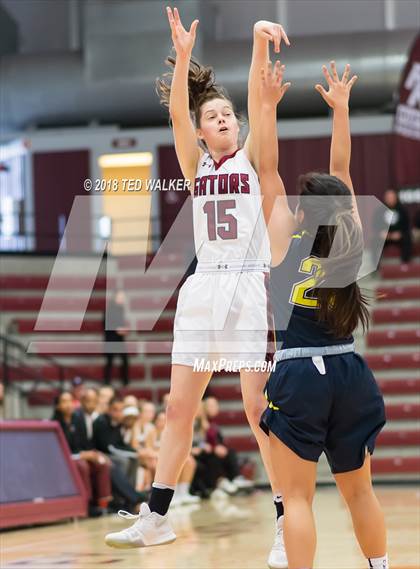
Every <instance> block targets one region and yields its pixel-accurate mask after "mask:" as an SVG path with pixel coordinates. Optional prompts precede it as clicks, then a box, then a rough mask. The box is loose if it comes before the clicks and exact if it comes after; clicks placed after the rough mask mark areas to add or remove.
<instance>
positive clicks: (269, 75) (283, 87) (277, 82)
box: [261, 60, 291, 106]
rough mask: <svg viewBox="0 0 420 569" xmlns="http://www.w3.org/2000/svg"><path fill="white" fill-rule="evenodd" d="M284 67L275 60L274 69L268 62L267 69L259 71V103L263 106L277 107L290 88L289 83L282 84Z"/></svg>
mask: <svg viewBox="0 0 420 569" xmlns="http://www.w3.org/2000/svg"><path fill="white" fill-rule="evenodd" d="M285 67H286V66H285V65H282V64H281V63H280V61H278V60H277V61H276V63H275V64H274V69H273V65H272V63H271V61H269V62H268V65H267V69H264V68H262V69H261V101H262V103H263V104H264V103H265V104H269V105H272V106H277V105H278V103H279V102H280V101H281V100H282V98H283V95H284V94H285V93H286V91H287V89H288V88H289V87H290V85H291V83H284V84H283V73H284V70H285Z"/></svg>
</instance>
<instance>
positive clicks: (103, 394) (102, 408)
mask: <svg viewBox="0 0 420 569" xmlns="http://www.w3.org/2000/svg"><path fill="white" fill-rule="evenodd" d="M113 397H115V390H114V388H113V387H111V386H109V385H105V387H101V388H100V389H99V394H98V406H97V408H96V412H97V414H98V415H103V414H104V413H108V411H109V402H110V401H111V399H112V398H113Z"/></svg>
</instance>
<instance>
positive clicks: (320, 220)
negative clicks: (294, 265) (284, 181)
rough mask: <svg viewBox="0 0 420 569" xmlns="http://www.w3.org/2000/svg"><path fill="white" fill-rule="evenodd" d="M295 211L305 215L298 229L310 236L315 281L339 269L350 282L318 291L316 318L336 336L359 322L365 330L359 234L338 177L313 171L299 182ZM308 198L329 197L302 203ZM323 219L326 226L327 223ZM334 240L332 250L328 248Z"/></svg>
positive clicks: (349, 197) (346, 190)
mask: <svg viewBox="0 0 420 569" xmlns="http://www.w3.org/2000/svg"><path fill="white" fill-rule="evenodd" d="M298 190H299V194H300V196H301V197H300V200H299V209H301V210H302V211H303V212H304V219H303V222H302V224H301V229H306V230H307V231H308V232H309V233H310V234H311V235H313V236H314V237H315V242H314V245H313V249H312V254H313V255H316V256H317V257H319V258H320V262H321V272H320V273H319V275H318V276H317V277H316V279H317V280H318V282H319V283H322V282H324V283H326V284H328V279H329V277H331V276H332V275H334V274H336V273H337V271H339V272H340V273H341V274H342V275H343V276H345V277H349V276H351V278H354V282H352V283H351V284H349V285H347V286H344V287H342V288H326V287H319V288H316V289H315V294H316V297H317V299H318V303H319V310H318V311H317V313H318V318H319V321H320V322H323V323H324V324H326V326H327V328H328V329H329V330H330V331H331V333H332V334H333V335H334V337H336V338H347V337H348V336H350V335H351V334H352V333H353V332H354V330H355V329H356V327H357V326H358V324H361V325H362V327H363V330H364V331H365V330H367V329H368V327H369V311H368V300H367V299H366V297H365V296H364V295H363V294H362V292H361V290H360V287H359V285H358V284H357V282H356V279H357V272H358V270H359V268H360V264H361V259H362V254H363V232H362V229H361V227H360V226H359V225H358V224H357V223H356V221H355V219H354V215H353V201H352V195H351V192H350V190H349V188H348V187H347V186H346V184H344V182H342V181H341V180H340V179H339V178H336V177H335V176H330V175H329V174H322V173H317V172H310V173H308V174H303V175H301V176H300V177H299V179H298ZM307 196H308V197H309V196H311V197H312V196H325V197H327V196H328V199H327V200H319V201H318V202H317V200H314V199H311V200H305V197H307ZM326 221H327V223H326ZM333 241H334V247H332V244H333Z"/></svg>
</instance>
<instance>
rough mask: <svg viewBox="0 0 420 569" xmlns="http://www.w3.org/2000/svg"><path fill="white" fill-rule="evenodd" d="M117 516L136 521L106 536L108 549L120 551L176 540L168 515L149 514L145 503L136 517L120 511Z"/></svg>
mask: <svg viewBox="0 0 420 569" xmlns="http://www.w3.org/2000/svg"><path fill="white" fill-rule="evenodd" d="M118 515H119V516H121V517H122V518H125V519H128V520H136V521H135V522H134V524H133V525H132V526H131V527H129V528H126V529H123V530H121V531H117V532H114V533H109V534H108V535H106V536H105V543H106V544H107V545H109V546H110V547H118V548H121V549H128V548H131V547H150V546H152V545H163V544H164V543H171V542H172V541H175V539H176V535H175V533H174V532H173V530H172V528H171V526H170V524H169V519H168V514H166V516H161V515H159V514H158V513H156V512H151V511H150V508H149V506H148V505H147V504H146V503H143V504H142V505H141V506H140V513H139V515H137V516H135V515H133V514H130V513H128V512H124V511H123V510H120V511H119V512H118Z"/></svg>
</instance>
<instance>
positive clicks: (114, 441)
mask: <svg viewBox="0 0 420 569" xmlns="http://www.w3.org/2000/svg"><path fill="white" fill-rule="evenodd" d="M123 411H124V402H123V400H122V399H121V398H119V397H114V398H113V399H112V400H111V402H110V404H109V411H108V412H107V413H103V414H102V415H99V417H97V418H96V419H95V421H94V423H93V439H94V445H95V448H97V449H98V450H100V451H101V452H103V453H104V454H106V455H108V456H109V457H110V459H111V461H112V463H113V465H114V467H115V468H116V469H117V470H119V471H120V472H122V473H123V475H124V477H125V479H126V481H127V484H126V486H125V488H124V493H122V492H121V489H119V490H120V491H119V493H120V494H123V498H124V499H125V501H126V503H127V504H128V505H127V506H126V508H127V509H129V510H130V509H134V508H135V506H138V505H139V504H140V502H142V501H144V500H145V499H146V494H144V493H141V492H137V491H136V490H135V487H136V477H137V466H138V459H137V451H136V449H134V448H133V447H132V446H130V445H129V444H127V443H126V442H125V441H124V425H123V420H124V415H123Z"/></svg>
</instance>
